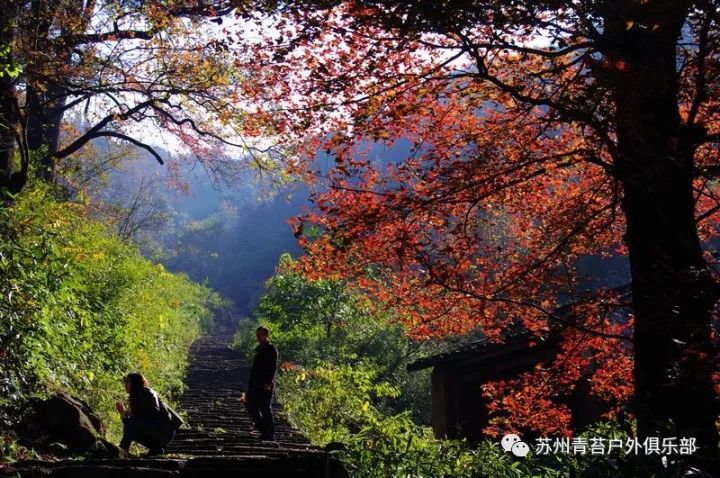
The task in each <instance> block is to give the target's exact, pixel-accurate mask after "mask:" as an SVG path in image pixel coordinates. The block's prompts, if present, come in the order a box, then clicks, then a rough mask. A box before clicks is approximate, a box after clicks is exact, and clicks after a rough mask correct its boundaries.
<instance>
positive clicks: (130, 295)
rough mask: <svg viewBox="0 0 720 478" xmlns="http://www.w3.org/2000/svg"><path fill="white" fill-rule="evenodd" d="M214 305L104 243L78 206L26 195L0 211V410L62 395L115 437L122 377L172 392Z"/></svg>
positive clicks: (184, 282) (197, 290)
mask: <svg viewBox="0 0 720 478" xmlns="http://www.w3.org/2000/svg"><path fill="white" fill-rule="evenodd" d="M221 306H222V302H221V299H220V298H219V296H217V294H215V293H213V292H212V291H210V290H209V289H207V288H206V287H203V286H200V285H197V284H194V283H192V282H191V281H189V280H188V279H187V278H186V277H184V276H181V275H173V274H170V273H168V272H166V271H165V270H164V268H163V267H162V265H159V264H153V263H151V262H150V261H147V260H146V259H144V258H143V257H142V256H141V255H140V253H139V252H138V250H137V248H136V247H134V246H132V245H130V244H128V243H126V242H122V241H120V240H118V239H117V238H115V237H112V236H109V235H107V233H106V228H105V227H104V226H103V225H102V224H100V223H98V222H95V221H92V220H89V219H88V218H86V217H85V216H84V208H83V205H82V204H72V203H67V202H59V201H56V200H55V199H53V197H52V194H51V193H50V192H49V190H48V189H47V187H46V186H43V185H34V186H32V187H27V188H26V189H25V190H24V192H23V193H22V195H21V196H20V197H18V198H17V201H16V203H15V204H14V205H13V206H12V207H11V208H7V207H4V208H0V317H2V320H1V321H0V351H2V352H1V354H2V355H0V363H2V365H3V366H2V367H0V410H3V411H5V413H6V415H10V414H12V413H15V412H14V411H15V410H17V408H18V407H19V406H20V405H21V404H22V403H23V402H24V401H25V400H26V399H27V398H29V397H30V396H33V395H39V396H43V395H45V394H47V393H48V392H51V391H54V390H65V391H68V392H70V393H73V394H76V395H78V396H81V397H82V398H84V399H86V400H87V401H88V402H89V403H90V405H91V406H92V407H93V408H94V409H95V410H96V411H98V413H99V414H100V416H101V418H103V419H104V421H105V422H106V423H108V424H109V425H110V426H109V428H110V435H111V437H112V438H116V437H117V433H118V431H119V425H120V423H119V419H118V417H117V414H116V413H114V412H113V410H114V401H115V400H116V399H118V398H122V397H123V396H124V395H125V392H124V389H123V386H122V383H121V378H122V377H123V376H124V375H125V374H126V373H128V372H129V371H134V370H138V371H140V372H142V373H144V374H145V375H146V376H147V377H148V379H149V380H150V382H151V384H152V385H153V387H154V388H155V389H157V390H158V391H159V393H161V394H163V395H165V396H172V395H173V394H175V393H177V392H179V391H180V389H181V386H182V378H183V375H184V369H185V365H186V354H187V350H188V348H189V346H190V344H191V343H192V341H193V340H194V339H195V338H196V337H197V336H198V335H199V333H200V331H201V328H203V327H204V328H209V327H211V324H212V313H213V310H212V309H213V308H219V307H221ZM6 418H7V417H6Z"/></svg>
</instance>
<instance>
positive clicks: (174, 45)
mask: <svg viewBox="0 0 720 478" xmlns="http://www.w3.org/2000/svg"><path fill="white" fill-rule="evenodd" d="M233 10H234V7H233V5H231V3H230V2H225V1H220V0H218V1H204V0H180V1H164V0H152V1H138V0H110V1H101V2H99V1H96V0H10V1H8V2H5V3H4V4H3V8H2V12H0V64H3V65H11V66H12V68H10V67H8V68H4V69H0V188H5V189H8V190H9V191H11V192H17V191H19V190H21V189H22V187H23V185H24V184H25V182H26V180H27V175H28V168H29V163H30V155H31V154H36V155H38V157H39V162H40V165H41V166H40V174H41V175H42V176H43V177H44V178H45V179H47V180H50V181H52V180H53V179H54V176H55V170H56V164H57V161H58V160H60V159H63V158H66V157H68V156H70V155H72V154H73V153H75V152H76V151H78V150H79V149H80V148H82V147H83V146H84V145H86V144H87V143H88V142H89V141H92V140H94V139H96V138H100V137H106V138H113V139H115V140H118V141H120V142H125V143H128V144H131V145H134V146H136V147H139V148H142V149H145V150H147V151H149V152H150V153H151V154H152V155H153V156H154V157H155V158H156V159H157V160H158V161H159V162H160V163H162V162H163V160H162V158H161V157H160V155H159V154H158V152H157V151H155V149H154V148H153V147H152V146H151V145H149V144H147V140H148V138H149V137H150V136H151V134H152V133H151V131H152V130H148V125H151V124H154V125H155V126H157V127H158V128H160V129H162V130H165V131H169V132H170V133H172V134H174V135H175V136H176V137H177V138H178V139H179V140H180V141H181V142H183V143H185V144H186V145H188V146H190V147H191V148H192V149H193V152H195V153H197V154H198V156H200V157H201V158H209V157H212V156H215V157H218V156H220V154H219V153H218V151H217V149H218V148H220V147H224V146H235V147H237V148H240V149H247V148H246V145H245V144H244V143H243V142H242V140H241V139H240V136H241V135H242V134H243V133H244V132H245V131H244V126H243V121H242V118H243V116H242V115H241V114H240V113H239V109H238V102H239V100H240V97H241V87H242V82H241V77H242V75H244V74H245V72H241V71H240V70H239V69H238V68H237V67H236V66H235V65H234V64H233V63H232V61H231V60H232V59H231V58H230V57H229V56H228V55H227V54H226V52H227V47H226V45H225V42H226V39H225V37H226V34H225V33H223V31H222V28H223V27H222V26H221V25H222V22H223V17H227V16H229V15H230V14H231V13H232V12H233ZM18 71H19V74H17V73H18ZM13 73H14V74H13ZM70 113H76V114H78V115H83V114H84V116H85V121H84V122H83V124H84V125H85V126H86V127H84V128H82V129H81V130H79V131H75V132H73V134H69V135H68V137H67V138H61V125H62V122H63V119H64V118H66V117H67V116H68V114H70ZM134 123H135V124H137V123H139V125H133V124H134Z"/></svg>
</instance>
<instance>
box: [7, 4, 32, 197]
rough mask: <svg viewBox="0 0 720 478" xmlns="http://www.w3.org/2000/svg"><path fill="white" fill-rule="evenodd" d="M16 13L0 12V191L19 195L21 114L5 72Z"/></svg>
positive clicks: (23, 171)
mask: <svg viewBox="0 0 720 478" xmlns="http://www.w3.org/2000/svg"><path fill="white" fill-rule="evenodd" d="M16 13H17V11H16V9H15V8H13V5H12V4H11V5H6V6H5V7H4V8H2V9H0V190H4V191H8V192H10V193H17V192H19V191H20V190H21V189H22V187H23V186H24V185H25V182H26V181H27V166H28V165H27V156H26V155H25V154H23V153H24V151H18V149H17V146H22V145H18V144H17V138H18V131H19V125H20V111H19V110H18V105H17V99H16V96H15V94H16V92H15V79H14V78H12V77H11V76H10V75H9V74H8V72H7V71H6V68H7V67H9V66H11V65H12V64H13V51H12V45H13V43H14V39H15V25H14V23H15V19H16ZM18 152H20V153H21V154H20V156H21V161H20V164H19V165H18V164H16V162H17V159H18V158H17V157H16V156H17V153H18ZM18 166H19V167H18ZM2 199H3V200H4V199H6V198H2Z"/></svg>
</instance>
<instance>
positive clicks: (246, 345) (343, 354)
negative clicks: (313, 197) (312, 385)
mask: <svg viewBox="0 0 720 478" xmlns="http://www.w3.org/2000/svg"><path fill="white" fill-rule="evenodd" d="M293 266H294V261H293V259H292V258H291V257H290V256H289V255H288V254H284V255H283V256H281V258H280V262H279V265H278V267H277V271H276V274H275V275H274V276H273V277H272V278H271V279H270V280H268V281H267V283H266V292H265V294H264V295H263V296H262V298H261V299H260V303H259V305H258V307H257V309H256V312H255V315H256V320H255V321H251V322H245V323H243V324H241V326H240V329H239V331H238V333H237V335H236V340H235V346H236V347H238V348H240V349H242V350H245V351H246V352H248V353H249V352H251V351H252V349H253V348H254V346H255V343H254V340H255V338H254V329H255V327H257V325H258V324H262V325H265V326H267V327H269V328H270V330H271V331H272V340H273V342H274V343H275V344H276V345H277V346H278V349H279V351H280V357H281V360H282V361H286V362H292V363H296V364H302V365H304V366H311V365H317V364H319V365H326V364H336V365H346V364H353V365H357V364H359V363H361V362H363V363H367V364H371V365H372V366H373V367H374V369H375V371H376V375H377V378H378V379H379V380H384V381H388V382H390V383H391V384H392V385H394V386H397V387H398V388H399V389H400V390H401V393H400V394H398V395H397V396H396V397H394V398H393V399H391V400H387V401H386V402H385V403H384V405H385V406H386V408H388V409H389V411H391V412H400V411H403V410H408V409H410V410H412V412H413V413H414V416H415V418H416V419H417V420H419V421H421V422H425V423H427V422H429V418H430V417H429V415H430V384H429V373H428V371H423V372H420V373H412V374H410V373H408V372H407V370H406V368H405V367H406V365H407V364H408V363H409V362H411V361H412V360H414V359H415V358H418V357H419V356H423V355H426V354H428V353H431V351H432V350H433V347H434V344H433V343H432V342H430V341H426V342H416V341H412V340H409V339H408V338H407V337H406V335H405V332H404V330H403V327H402V326H401V325H400V323H399V322H398V321H396V320H394V318H393V317H392V315H391V314H390V313H387V312H378V311H373V310H372V308H371V304H370V301H369V299H368V298H367V297H365V296H363V295H360V294H358V293H356V292H354V291H353V290H352V289H351V288H349V287H348V286H347V285H346V284H345V283H343V282H340V281H331V280H320V281H307V280H306V279H305V278H303V277H302V276H301V275H300V274H298V273H296V272H294V271H293Z"/></svg>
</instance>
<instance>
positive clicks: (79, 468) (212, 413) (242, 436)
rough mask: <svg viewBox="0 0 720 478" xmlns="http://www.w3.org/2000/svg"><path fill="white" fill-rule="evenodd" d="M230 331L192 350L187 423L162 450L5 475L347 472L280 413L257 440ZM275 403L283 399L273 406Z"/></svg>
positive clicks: (204, 477) (318, 477)
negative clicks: (268, 437)
mask: <svg viewBox="0 0 720 478" xmlns="http://www.w3.org/2000/svg"><path fill="white" fill-rule="evenodd" d="M231 339H232V336H231V335H229V334H225V335H210V336H205V337H202V338H200V339H199V340H198V341H197V342H196V343H195V344H193V346H192V348H191V350H190V365H189V368H188V374H187V377H186V380H185V383H186V390H185V393H184V395H183V397H182V398H181V400H180V407H178V408H179V409H180V410H181V411H182V412H185V413H186V416H187V425H189V427H188V428H183V429H181V430H179V431H178V433H177V435H176V437H175V439H174V440H173V441H172V442H171V443H170V445H168V447H167V448H166V454H165V455H163V456H157V457H148V458H133V459H105V460H84V461H80V460H76V461H73V460H64V461H60V462H46V461H38V460H28V461H26V462H23V463H21V464H19V465H16V466H15V469H14V470H13V471H11V472H10V470H6V471H8V472H10V473H8V474H5V475H4V474H3V472H2V471H0V476H19V477H22V478H36V477H52V478H66V477H67V478H74V477H77V478H85V477H87V478H90V477H100V478H121V477H123V478H124V477H128V478H135V477H137V478H155V477H182V478H226V477H228V478H229V477H233V478H235V477H236V478H241V477H246V476H247V477H257V478H281V477H298V478H342V477H345V476H346V473H345V472H344V470H343V468H342V466H341V465H340V463H339V462H338V461H337V460H336V459H335V458H333V457H331V456H330V455H329V454H328V453H327V452H326V451H324V450H323V449H321V448H317V447H315V446H313V445H311V444H310V443H309V442H308V440H307V439H306V438H305V437H304V436H303V435H301V434H300V433H299V432H298V431H297V430H294V429H292V428H291V427H290V426H289V425H288V424H287V423H286V422H285V421H284V420H283V419H282V417H279V416H278V413H275V420H276V430H275V434H276V438H277V443H271V442H261V441H259V439H258V438H259V434H258V433H257V432H256V431H255V430H254V428H253V425H252V421H251V420H250V418H249V417H248V415H247V413H246V412H245V407H244V406H243V405H242V404H241V403H240V399H239V397H240V393H241V392H243V391H244V390H245V383H246V380H247V377H248V374H249V369H250V367H249V365H248V364H247V362H245V361H244V360H243V357H242V354H241V353H240V352H238V351H236V350H233V349H231V348H230V347H229V346H228V344H229V342H230V340H231ZM274 408H275V410H277V406H275V407H274Z"/></svg>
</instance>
